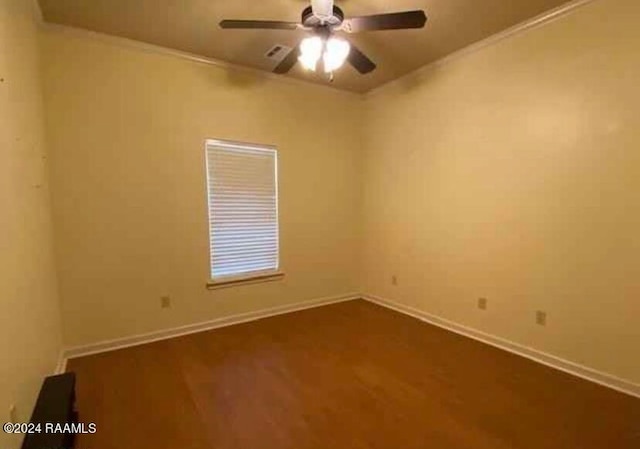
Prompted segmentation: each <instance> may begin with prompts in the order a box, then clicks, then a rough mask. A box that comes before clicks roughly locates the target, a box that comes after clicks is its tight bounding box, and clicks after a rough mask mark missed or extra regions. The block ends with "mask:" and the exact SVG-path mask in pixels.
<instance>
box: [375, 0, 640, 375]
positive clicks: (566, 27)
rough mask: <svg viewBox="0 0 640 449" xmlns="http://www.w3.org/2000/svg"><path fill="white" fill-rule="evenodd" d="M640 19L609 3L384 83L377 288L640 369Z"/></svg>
mask: <svg viewBox="0 0 640 449" xmlns="http://www.w3.org/2000/svg"><path fill="white" fill-rule="evenodd" d="M638 17H640V2H638V1H636V0H607V1H596V2H594V3H592V4H590V5H588V6H585V7H582V8H580V9H579V10H577V11H575V12H574V13H572V14H570V15H568V16H566V17H564V18H562V19H561V20H558V21H555V22H553V23H551V24H548V25H545V26H544V27H541V28H538V29H535V30H532V31H530V32H527V33H523V34H519V35H517V36H515V37H512V38H509V39H506V40H503V41H501V42H499V43H497V44H495V45H491V46H489V47H487V48H484V49H482V50H480V51H477V52H474V53H472V54H469V55H467V56H463V57H461V58H458V59H455V60H453V61H452V62H449V63H447V64H444V65H441V66H439V67H434V68H430V69H426V70H423V71H422V72H421V73H419V74H417V75H416V76H413V77H409V78H406V79H403V80H401V81H399V82H396V83H394V84H393V85H390V86H387V87H385V88H383V89H381V90H380V91H378V92H376V93H374V94H372V95H370V96H369V98H368V100H367V105H366V106H367V110H368V117H367V123H366V126H367V127H366V130H367V142H366V148H367V153H366V157H365V161H366V165H367V168H366V175H365V178H364V185H365V186H366V190H365V197H366V198H365V206H364V208H365V229H366V232H365V237H366V244H365V257H364V261H365V264H366V267H365V277H364V280H365V281H364V284H365V291H366V292H367V293H370V294H375V295H379V296H382V297H385V298H389V299H392V300H396V301H399V302H401V303H404V304H407V305H410V306H414V307H417V308H419V309H421V310H424V311H427V312H429V313H432V314H435V315H439V316H441V317H444V318H447V319H450V320H453V321H455V322H457V323H460V324H464V325H467V326H471V327H473V328H476V329H479V330H482V331H485V332H488V333H491V334H495V335H497V336H500V337H503V338H507V339H510V340H513V341H515V342H518V343H521V344H524V345H527V346H531V347H534V348H537V349H539V350H542V351H546V352H549V353H551V354H554V355H556V356H560V357H563V358H566V359H569V360H572V361H574V362H577V363H580V364H584V365H587V366H589V367H592V368H595V369H598V370H602V371H605V372H608V373H612V374H614V375H617V376H619V377H622V378H625V379H628V380H631V381H634V382H636V383H640V357H639V356H638V355H639V354H640V325H639V321H638V320H639V318H640V284H639V279H640V233H639V230H640V208H639V207H638V201H639V192H640V151H639V148H640V89H638V80H639V79H640V51H639V49H640V27H639V26H638ZM393 274H396V275H397V276H398V285H397V286H395V287H394V286H392V285H391V282H390V277H391V276H392V275H393ZM478 297H487V298H488V299H489V309H488V310H487V311H486V312H482V311H480V310H478V309H477V308H476V301H477V298H478ZM536 310H544V311H546V312H547V313H548V325H547V326H546V327H540V326H536V325H535V324H534V313H535V311H536Z"/></svg>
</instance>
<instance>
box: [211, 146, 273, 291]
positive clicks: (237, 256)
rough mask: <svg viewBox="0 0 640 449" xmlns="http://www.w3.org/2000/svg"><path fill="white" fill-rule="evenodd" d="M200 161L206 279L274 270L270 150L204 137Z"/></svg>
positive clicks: (271, 162)
mask: <svg viewBox="0 0 640 449" xmlns="http://www.w3.org/2000/svg"><path fill="white" fill-rule="evenodd" d="M206 161H207V189H208V204H209V247H210V248H209V249H210V264H211V278H212V279H219V278H223V277H227V276H229V277H235V276H238V275H243V274H251V273H252V272H267V271H277V270H278V264H279V260H278V258H279V254H278V246H279V245H278V189H277V152H276V150H275V149H274V148H270V147H258V146H255V145H248V144H240V143H232V142H226V141H219V140H209V141H207V144H206Z"/></svg>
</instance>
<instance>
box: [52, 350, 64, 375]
mask: <svg viewBox="0 0 640 449" xmlns="http://www.w3.org/2000/svg"><path fill="white" fill-rule="evenodd" d="M66 370H67V354H66V351H65V350H64V349H61V350H60V353H59V354H58V363H56V369H55V371H54V372H53V374H54V375H55V374H62V373H64V372H65V371H66Z"/></svg>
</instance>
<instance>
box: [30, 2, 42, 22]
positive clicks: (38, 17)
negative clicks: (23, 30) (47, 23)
mask: <svg viewBox="0 0 640 449" xmlns="http://www.w3.org/2000/svg"><path fill="white" fill-rule="evenodd" d="M31 10H32V11H33V18H34V19H35V21H36V23H37V24H38V25H42V24H44V16H43V15H42V8H41V7H40V2H39V1H38V0H31Z"/></svg>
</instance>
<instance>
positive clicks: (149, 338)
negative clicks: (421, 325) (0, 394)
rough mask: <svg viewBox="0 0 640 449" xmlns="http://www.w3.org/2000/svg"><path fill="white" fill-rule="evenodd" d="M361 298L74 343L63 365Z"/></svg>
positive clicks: (319, 301) (311, 302)
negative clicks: (96, 355) (79, 343)
mask: <svg viewBox="0 0 640 449" xmlns="http://www.w3.org/2000/svg"><path fill="white" fill-rule="evenodd" d="M360 298H361V295H359V294H357V293H350V294H347V295H340V296H331V297H326V298H318V299H312V300H309V301H303V302H298V303H294V304H287V305H284V306H278V307H271V308H268V309H263V310H257V311H253V312H247V313H241V314H237V315H231V316H227V317H222V318H217V319H214V320H210V321H204V322H202V323H195V324H188V325H186V326H180V327H174V328H171V329H163V330H159V331H155V332H149V333H147V334H140V335H133V336H130V337H124V338H117V339H114V340H105V341H101V342H98V343H91V344H89V345H84V346H75V347H71V348H67V349H66V350H65V351H64V367H66V361H67V359H73V358H76V357H84V356H87V355H92V354H98V353H101V352H107V351H114V350H116V349H122V348H128V347H130V346H138V345H143V344H146V343H152V342H154V341H159V340H166V339H169V338H175V337H180V336H183V335H188V334H194V333H197V332H203V331H208V330H211V329H217V328H220V327H225V326H232V325H234V324H240V323H246V322H248V321H255V320H259V319H262V318H267V317H270V316H275V315H282V314H285V313H291V312H296V311H299V310H304V309H311V308H314V307H320V306H325V305H329V304H334V303H338V302H343V301H351V300H354V299H360ZM60 366H62V365H60Z"/></svg>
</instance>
